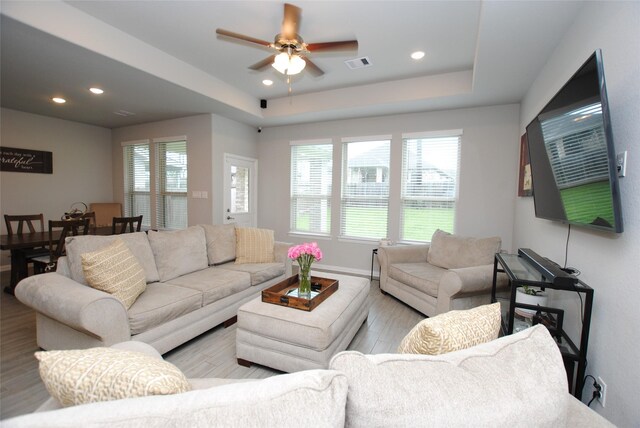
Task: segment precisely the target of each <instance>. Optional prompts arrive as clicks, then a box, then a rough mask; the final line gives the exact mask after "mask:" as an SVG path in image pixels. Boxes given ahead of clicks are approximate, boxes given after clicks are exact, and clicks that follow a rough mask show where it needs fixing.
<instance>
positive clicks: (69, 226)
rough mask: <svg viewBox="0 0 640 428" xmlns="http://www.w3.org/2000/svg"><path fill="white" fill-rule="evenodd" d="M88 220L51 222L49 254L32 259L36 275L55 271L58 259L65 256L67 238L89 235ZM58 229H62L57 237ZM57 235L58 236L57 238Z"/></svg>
mask: <svg viewBox="0 0 640 428" xmlns="http://www.w3.org/2000/svg"><path fill="white" fill-rule="evenodd" d="M89 221H90V219H89V218H88V217H87V218H77V219H73V220H49V254H48V255H45V256H40V257H32V258H31V259H30V260H31V261H33V270H34V273H43V272H52V271H55V269H56V266H57V263H58V259H59V258H60V257H62V256H64V255H65V248H64V244H65V239H66V238H67V236H77V235H87V234H88V233H89ZM58 229H62V230H61V231H60V234H59V235H57V233H56V232H58ZM56 235H57V236H56Z"/></svg>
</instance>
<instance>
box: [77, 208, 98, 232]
mask: <svg viewBox="0 0 640 428" xmlns="http://www.w3.org/2000/svg"><path fill="white" fill-rule="evenodd" d="M80 218H88V219H89V227H90V228H92V229H95V228H96V227H98V224H97V222H96V213H95V211H87V212H86V213H84V214H82V216H80Z"/></svg>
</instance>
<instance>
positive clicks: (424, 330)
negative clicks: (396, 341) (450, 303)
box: [398, 303, 501, 355]
mask: <svg viewBox="0 0 640 428" xmlns="http://www.w3.org/2000/svg"><path fill="white" fill-rule="evenodd" d="M500 319H501V313H500V303H493V304H491V305H483V306H479V307H477V308H473V309H468V310H464V311H449V312H446V313H444V314H440V315H436V316H435V317H432V318H427V319H424V320H422V321H420V322H419V323H418V324H417V325H416V326H415V327H414V328H413V329H412V330H411V331H410V332H409V333H408V334H407V335H406V336H405V337H404V339H402V342H401V343H400V346H399V347H398V352H399V353H401V354H425V355H439V354H445V353H447V352H453V351H459V350H461V349H466V348H470V347H472V346H475V345H479V344H481V343H485V342H489V341H491V340H495V339H497V338H498V333H499V332H500Z"/></svg>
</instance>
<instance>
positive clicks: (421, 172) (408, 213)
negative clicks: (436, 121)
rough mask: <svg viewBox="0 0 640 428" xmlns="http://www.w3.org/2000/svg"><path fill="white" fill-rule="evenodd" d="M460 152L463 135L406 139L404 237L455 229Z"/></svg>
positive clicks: (425, 236) (425, 239)
mask: <svg viewBox="0 0 640 428" xmlns="http://www.w3.org/2000/svg"><path fill="white" fill-rule="evenodd" d="M459 152H460V136H459V135H452V136H437V137H425V138H420V137H415V138H414V137H411V138H403V140H402V189H401V213H400V240H402V241H419V242H428V241H430V240H431V236H432V235H433V232H435V230H436V229H442V230H444V231H447V232H453V222H454V217H455V208H456V199H457V186H458V167H459Z"/></svg>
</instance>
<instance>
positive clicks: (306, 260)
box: [287, 242, 322, 299]
mask: <svg viewBox="0 0 640 428" xmlns="http://www.w3.org/2000/svg"><path fill="white" fill-rule="evenodd" d="M287 256H288V257H289V258H290V259H291V260H296V261H297V262H298V265H299V266H300V272H299V273H298V296H299V297H302V298H305V299H310V298H311V276H310V271H311V263H313V262H314V261H316V260H318V261H320V260H322V250H321V249H320V247H318V244H316V243H315V242H311V243H309V242H305V243H304V244H300V245H295V246H293V247H291V248H289V251H288V252H287Z"/></svg>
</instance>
